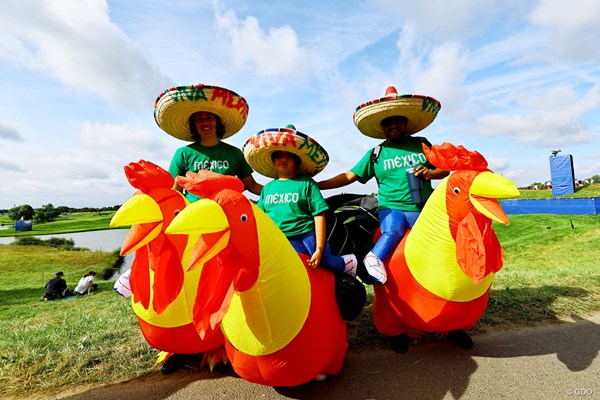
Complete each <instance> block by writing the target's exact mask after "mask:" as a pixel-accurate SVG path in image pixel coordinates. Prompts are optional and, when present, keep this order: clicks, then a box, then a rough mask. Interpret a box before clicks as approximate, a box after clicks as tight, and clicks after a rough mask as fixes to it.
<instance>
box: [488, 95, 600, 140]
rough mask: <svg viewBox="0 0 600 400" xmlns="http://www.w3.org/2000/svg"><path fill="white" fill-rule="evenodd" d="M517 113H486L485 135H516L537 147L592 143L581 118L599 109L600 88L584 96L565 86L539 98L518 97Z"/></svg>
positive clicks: (516, 100) (537, 96)
mask: <svg viewBox="0 0 600 400" xmlns="http://www.w3.org/2000/svg"><path fill="white" fill-rule="evenodd" d="M515 95H516V96H515V103H516V105H517V107H520V108H521V111H520V112H518V113H512V114H510V115H509V114H493V113H490V114H487V115H484V116H482V117H481V119H480V123H481V128H482V132H481V133H484V134H489V135H492V136H495V135H513V136H515V137H516V138H517V140H518V142H519V143H526V144H534V145H536V146H537V147H543V148H547V147H553V146H562V145H566V144H574V143H586V142H589V141H590V140H591V134H590V131H589V130H588V129H587V128H586V127H585V126H584V125H583V124H582V122H581V118H582V116H583V115H584V114H585V113H587V112H589V111H591V110H594V109H597V108H598V107H600V87H599V86H595V87H593V88H592V89H591V90H589V91H588V92H587V93H586V94H585V95H584V96H579V95H578V94H577V93H576V92H575V91H574V90H573V89H572V88H571V87H569V86H566V85H563V86H557V87H554V88H551V89H550V90H548V91H547V92H545V93H543V94H541V95H538V94H533V95H529V94H527V93H519V94H515Z"/></svg>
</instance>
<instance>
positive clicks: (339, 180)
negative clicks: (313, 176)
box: [317, 171, 358, 190]
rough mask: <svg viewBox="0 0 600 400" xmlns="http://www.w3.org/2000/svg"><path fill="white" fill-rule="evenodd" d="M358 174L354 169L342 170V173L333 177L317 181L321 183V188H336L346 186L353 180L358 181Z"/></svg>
mask: <svg viewBox="0 0 600 400" xmlns="http://www.w3.org/2000/svg"><path fill="white" fill-rule="evenodd" d="M357 179H358V176H357V175H356V174H355V173H354V172H352V171H346V172H342V173H341V174H339V175H337V176H334V177H333V178H329V179H326V180H324V181H320V182H319V183H317V184H318V185H319V189H321V190H325V189H335V188H339V187H341V186H346V185H349V184H351V183H352V182H356V180H357Z"/></svg>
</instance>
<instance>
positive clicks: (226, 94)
mask: <svg viewBox="0 0 600 400" xmlns="http://www.w3.org/2000/svg"><path fill="white" fill-rule="evenodd" d="M247 116H248V104H247V103H246V100H245V99H244V98H243V97H241V96H239V95H238V94H237V93H235V92H232V91H230V90H228V89H225V88H221V87H218V86H209V85H203V84H199V85H193V86H179V87H175V88H171V89H168V90H166V91H164V92H163V93H161V95H160V96H159V97H158V98H157V99H156V103H155V105H154V119H155V120H156V123H157V124H158V126H159V127H160V128H161V129H162V130H164V131H165V132H166V133H168V134H169V135H172V136H174V137H176V138H178V139H182V140H186V141H193V143H192V144H190V145H188V146H184V147H181V148H179V149H178V150H177V151H176V152H175V154H174V155H173V158H172V160H171V165H170V166H169V172H170V173H171V175H173V177H176V176H185V174H186V173H187V172H198V171H200V170H209V171H213V172H217V173H219V174H223V175H234V176H237V177H238V178H240V179H241V180H242V182H244V186H245V187H246V189H247V190H249V191H250V192H252V193H254V194H256V195H260V192H261V190H262V185H260V184H259V183H257V182H256V181H255V180H254V178H253V176H252V172H253V171H252V168H251V167H250V166H249V165H248V163H247V162H246V160H245V159H244V156H243V155H242V152H241V150H240V149H238V148H236V147H234V146H232V145H230V144H227V143H224V142H223V141H222V139H225V138H228V137H230V136H232V135H234V134H235V133H237V132H238V131H239V130H240V129H241V128H242V127H243V126H244V124H245V122H246V118H247ZM174 189H176V190H179V191H182V188H181V187H180V186H179V185H178V184H177V183H175V186H174ZM186 197H187V198H188V200H190V201H196V200H198V197H197V196H194V195H192V194H191V193H186Z"/></svg>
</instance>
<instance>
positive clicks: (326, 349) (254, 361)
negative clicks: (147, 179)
mask: <svg viewBox="0 0 600 400" xmlns="http://www.w3.org/2000/svg"><path fill="white" fill-rule="evenodd" d="M178 182H179V183H180V184H181V185H182V186H183V187H184V188H185V189H186V190H188V191H190V192H191V193H194V194H196V195H200V196H203V197H204V198H203V199H201V200H199V201H197V202H195V203H192V204H190V205H189V206H188V207H186V208H185V209H184V210H183V211H182V212H181V213H179V215H178V216H177V217H176V218H175V219H174V220H173V221H172V222H171V224H170V226H169V228H168V229H167V233H168V234H187V235H198V234H199V235H200V238H199V240H198V244H197V246H196V249H195V250H194V255H192V259H191V260H190V269H191V270H193V269H194V268H196V266H197V265H203V269H202V274H201V276H200V288H199V290H198V297H197V298H196V307H195V309H194V317H193V320H194V324H195V325H196V328H197V330H198V332H200V334H201V335H202V334H204V332H210V331H212V330H213V329H215V328H216V327H217V326H219V324H220V328H221V330H222V331H223V333H224V335H225V345H226V349H227V355H228V358H229V361H230V362H231V364H232V366H233V368H234V370H235V372H236V373H237V374H238V375H239V376H241V377H242V378H244V379H246V380H248V381H251V382H254V383H260V384H264V385H269V386H293V385H299V384H302V383H305V382H308V381H309V380H311V379H313V378H314V377H315V376H316V375H318V374H331V375H333V374H337V373H338V372H339V370H340V369H341V366H342V363H343V359H344V356H345V352H346V349H347V346H348V344H347V340H346V324H345V321H344V320H343V319H342V317H341V315H340V313H339V311H338V308H337V304H336V299H335V287H334V276H333V274H332V273H331V272H329V271H326V270H324V269H322V268H317V269H315V270H312V269H310V268H308V267H307V264H306V261H307V258H306V257H303V256H301V255H299V254H298V253H296V252H295V250H294V249H293V247H292V246H291V244H290V242H289V241H288V239H287V238H286V237H285V236H284V235H283V233H282V232H281V230H280V229H279V228H278V227H277V226H276V225H275V224H274V223H273V222H272V221H271V219H270V218H269V217H268V216H267V215H266V214H264V213H263V212H262V210H260V209H259V208H258V207H256V206H255V205H254V204H253V203H252V202H250V201H249V200H248V199H247V198H246V197H244V196H243V195H242V194H241V192H242V191H243V190H244V186H243V184H242V182H241V181H240V180H239V179H237V178H235V177H231V176H221V175H218V174H215V173H211V172H208V171H201V172H200V173H199V174H193V173H188V177H187V178H184V179H182V178H181V177H178ZM215 249H218V250H217V254H216V255H215V254H214V253H215Z"/></svg>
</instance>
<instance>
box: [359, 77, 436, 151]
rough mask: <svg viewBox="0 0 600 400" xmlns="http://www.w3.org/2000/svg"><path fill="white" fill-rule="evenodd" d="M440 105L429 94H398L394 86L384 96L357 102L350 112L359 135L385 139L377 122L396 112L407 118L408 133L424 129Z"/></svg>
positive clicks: (431, 120) (433, 117)
mask: <svg viewBox="0 0 600 400" xmlns="http://www.w3.org/2000/svg"><path fill="white" fill-rule="evenodd" d="M441 107H442V106H441V104H440V102H439V101H437V100H436V99H434V98H433V97H427V96H421V95H417V94H402V95H399V94H398V92H397V91H396V88H395V87H393V86H390V87H388V88H387V90H386V91H385V97H382V98H380V99H375V100H372V101H369V102H367V103H364V104H361V105H360V106H358V107H357V108H356V111H355V112H354V125H356V127H357V128H358V130H359V131H360V132H361V133H362V134H363V135H367V136H370V137H373V138H377V139H385V134H384V133H383V129H382V128H381V121H382V120H384V119H386V118H387V117H392V116H396V115H401V116H405V117H406V118H408V125H407V127H406V129H407V132H408V134H409V135H412V134H414V133H417V132H419V131H420V130H422V129H425V128H427V126H428V125H429V124H431V123H432V122H433V120H434V119H435V117H436V116H437V114H438V112H439V111H440V108H441Z"/></svg>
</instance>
